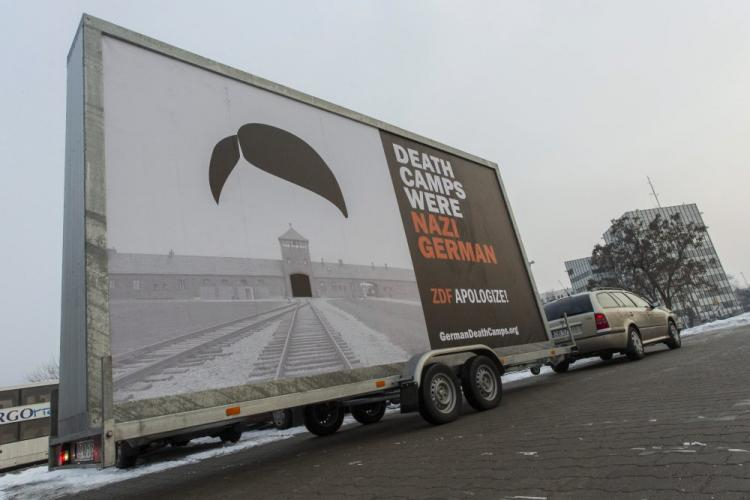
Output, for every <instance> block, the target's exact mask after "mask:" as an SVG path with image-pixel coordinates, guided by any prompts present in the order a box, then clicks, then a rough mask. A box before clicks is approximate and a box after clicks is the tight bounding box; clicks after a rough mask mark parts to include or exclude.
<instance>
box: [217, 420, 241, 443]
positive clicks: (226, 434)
mask: <svg viewBox="0 0 750 500" xmlns="http://www.w3.org/2000/svg"><path fill="white" fill-rule="evenodd" d="M242 430H243V429H242V424H234V425H233V426H231V427H228V428H226V429H224V430H222V431H221V432H220V433H219V439H221V442H222V443H236V442H237V441H239V440H240V438H241V437H242Z"/></svg>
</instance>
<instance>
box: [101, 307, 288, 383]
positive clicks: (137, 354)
mask: <svg viewBox="0 0 750 500" xmlns="http://www.w3.org/2000/svg"><path fill="white" fill-rule="evenodd" d="M299 306H300V304H299V303H297V302H295V303H293V304H289V305H284V306H281V307H278V308H275V309H272V310H270V311H266V312H263V313H259V314H254V315H252V316H248V317H246V318H242V319H239V320H235V321H231V322H227V323H223V324H220V325H216V326H213V327H210V328H206V329H203V330H199V331H196V332H192V333H189V334H186V335H182V336H180V337H176V338H174V339H169V340H165V341H162V342H158V343H155V344H152V345H150V346H146V347H143V348H140V349H137V350H134V351H130V352H127V353H124V354H122V355H120V356H117V357H115V358H114V363H113V365H114V367H113V370H112V379H113V381H114V384H115V386H116V388H117V389H122V388H125V387H128V386H133V385H137V384H138V383H142V384H145V385H148V384H150V383H153V382H159V381H160V380H165V379H167V378H170V377H171V376H172V375H174V374H178V373H184V372H187V371H189V370H190V368H191V367H193V366H197V365H201V364H203V363H204V362H206V361H207V360H210V359H216V358H217V357H220V356H222V355H223V348H224V347H226V346H227V345H230V344H232V343H234V342H237V341H238V340H240V339H242V338H244V337H246V336H248V335H252V334H254V333H256V332H257V331H259V330H260V329H262V328H264V327H266V326H267V325H268V323H269V322H271V321H274V320H277V319H280V318H282V323H284V321H283V318H285V317H291V316H292V315H293V314H294V313H295V312H296V311H297V310H298V308H299Z"/></svg>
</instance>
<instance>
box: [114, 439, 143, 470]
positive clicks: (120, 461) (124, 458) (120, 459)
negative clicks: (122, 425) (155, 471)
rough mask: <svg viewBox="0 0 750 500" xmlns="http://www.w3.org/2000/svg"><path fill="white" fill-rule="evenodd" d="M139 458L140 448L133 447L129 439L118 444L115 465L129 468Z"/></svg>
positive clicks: (120, 467)
mask: <svg viewBox="0 0 750 500" xmlns="http://www.w3.org/2000/svg"><path fill="white" fill-rule="evenodd" d="M137 460H138V448H133V447H132V446H130V445H129V444H128V443H127V441H123V442H122V443H119V444H118V445H117V451H116V455H115V467H117V468H118V469H129V468H130V467H132V466H134V465H135V462H136V461H137Z"/></svg>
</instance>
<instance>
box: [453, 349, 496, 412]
mask: <svg viewBox="0 0 750 500" xmlns="http://www.w3.org/2000/svg"><path fill="white" fill-rule="evenodd" d="M461 387H462V388H463V392H464V397H466V401H468V402H469V404H470V405H471V406H472V407H473V408H474V409H475V410H477V411H484V410H490V409H492V408H495V407H496V406H497V405H499V404H500V399H501V398H502V397H503V385H502V380H501V379H500V371H499V370H498V369H497V366H495V363H493V362H492V360H490V358H488V357H487V356H474V357H472V358H470V359H468V360H467V361H466V363H464V365H463V367H461Z"/></svg>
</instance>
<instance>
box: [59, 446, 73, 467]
mask: <svg viewBox="0 0 750 500" xmlns="http://www.w3.org/2000/svg"><path fill="white" fill-rule="evenodd" d="M69 463H70V451H68V450H67V449H65V448H60V453H58V455H57V465H67V464H69Z"/></svg>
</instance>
